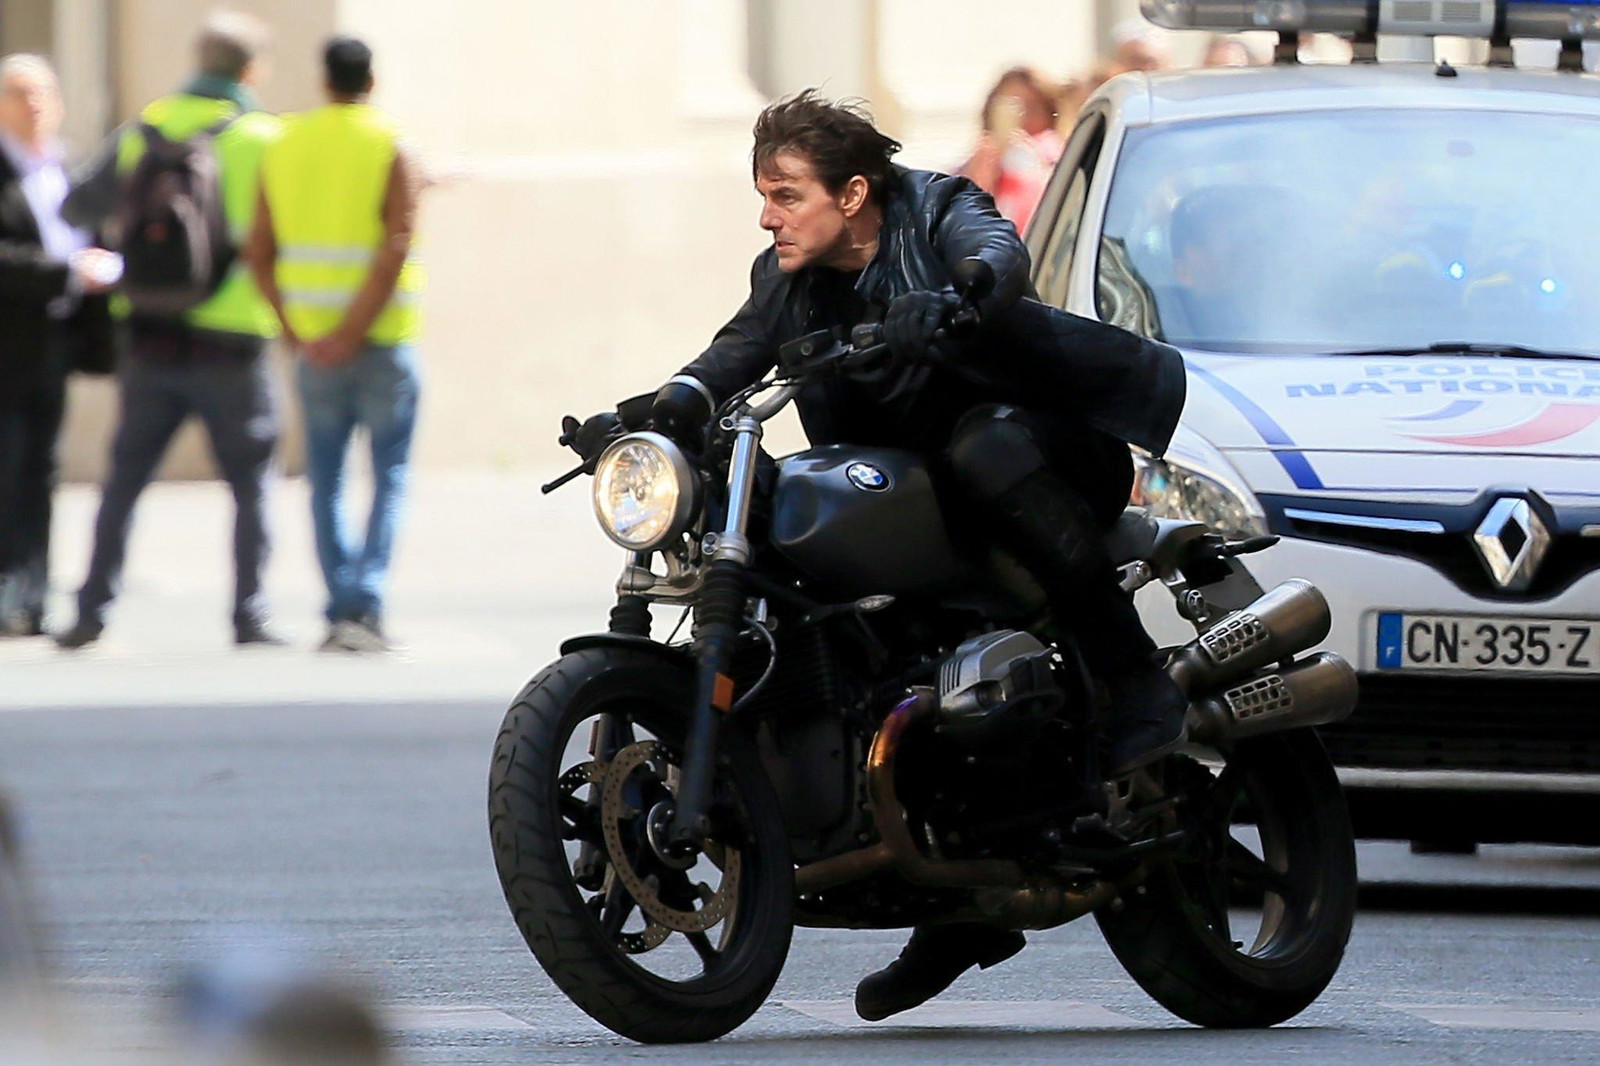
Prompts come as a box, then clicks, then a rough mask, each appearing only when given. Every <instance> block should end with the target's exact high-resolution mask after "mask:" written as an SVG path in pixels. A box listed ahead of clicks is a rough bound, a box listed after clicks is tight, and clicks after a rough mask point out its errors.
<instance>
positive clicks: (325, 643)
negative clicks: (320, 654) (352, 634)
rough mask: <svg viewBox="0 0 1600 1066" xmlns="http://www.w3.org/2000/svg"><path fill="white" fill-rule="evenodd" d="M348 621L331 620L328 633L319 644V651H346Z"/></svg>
mask: <svg viewBox="0 0 1600 1066" xmlns="http://www.w3.org/2000/svg"><path fill="white" fill-rule="evenodd" d="M348 624H349V623H348V622H329V623H328V635H327V636H325V637H323V638H322V643H321V644H318V645H317V650H318V651H344V650H345V647H344V627H345V626H346V625H348Z"/></svg>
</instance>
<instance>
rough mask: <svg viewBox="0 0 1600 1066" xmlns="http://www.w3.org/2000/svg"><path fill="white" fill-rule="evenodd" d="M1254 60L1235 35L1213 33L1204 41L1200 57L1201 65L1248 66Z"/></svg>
mask: <svg viewBox="0 0 1600 1066" xmlns="http://www.w3.org/2000/svg"><path fill="white" fill-rule="evenodd" d="M1254 62H1255V59H1254V57H1252V56H1251V55H1250V49H1249V48H1247V47H1246V46H1245V43H1244V42H1243V41H1241V40H1239V38H1237V37H1229V36H1228V35H1226V34H1221V33H1214V34H1212V35H1211V39H1210V40H1209V41H1207V42H1206V50H1205V54H1204V55H1203V56H1202V57H1201V59H1200V65H1201V66H1202V67H1248V66H1250V65H1252V64H1253V63H1254Z"/></svg>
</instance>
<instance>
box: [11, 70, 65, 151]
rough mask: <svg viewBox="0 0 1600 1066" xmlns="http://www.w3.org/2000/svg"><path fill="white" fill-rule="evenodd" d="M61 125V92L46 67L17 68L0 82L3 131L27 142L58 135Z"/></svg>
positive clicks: (40, 141)
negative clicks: (33, 68)
mask: <svg viewBox="0 0 1600 1066" xmlns="http://www.w3.org/2000/svg"><path fill="white" fill-rule="evenodd" d="M60 126H61V94H60V93H59V92H58V91H57V90H56V83H55V79H54V78H52V77H50V76H49V75H48V74H47V73H45V72H44V71H42V70H29V69H27V68H24V69H22V70H13V71H12V72H11V73H10V74H7V75H6V76H5V79H4V80H3V81H0V130H5V132H6V133H8V134H10V135H11V136H12V137H15V138H16V139H17V140H19V141H21V142H23V143H24V144H38V143H42V142H44V141H47V140H49V139H50V138H51V137H54V136H55V133H56V130H57V129H59V128H60Z"/></svg>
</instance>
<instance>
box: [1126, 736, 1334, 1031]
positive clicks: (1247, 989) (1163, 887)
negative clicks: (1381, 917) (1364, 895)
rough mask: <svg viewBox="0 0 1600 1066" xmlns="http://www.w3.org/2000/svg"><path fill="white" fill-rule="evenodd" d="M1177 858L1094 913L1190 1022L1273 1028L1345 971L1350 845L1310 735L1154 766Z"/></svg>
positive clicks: (1150, 986) (1155, 993) (1132, 970)
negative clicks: (1208, 760) (1173, 800)
mask: <svg viewBox="0 0 1600 1066" xmlns="http://www.w3.org/2000/svg"><path fill="white" fill-rule="evenodd" d="M1159 773H1160V774H1161V776H1162V778H1163V780H1164V791H1165V792H1166V793H1167V794H1168V795H1176V796H1179V797H1181V798H1180V800H1179V806H1178V808H1177V813H1176V815H1175V816H1174V819H1173V822H1172V823H1171V824H1170V827H1172V828H1181V829H1182V830H1183V831H1184V832H1185V833H1186V834H1187V839H1186V842H1185V844H1184V845H1182V846H1180V850H1179V851H1178V852H1177V853H1176V854H1174V855H1173V856H1171V857H1170V858H1168V859H1166V860H1163V861H1161V862H1160V863H1159V864H1157V865H1156V866H1155V867H1154V868H1152V869H1151V870H1150V871H1149V874H1148V876H1147V877H1146V878H1145V880H1144V881H1143V883H1141V884H1139V885H1137V886H1134V887H1133V888H1132V889H1131V890H1125V891H1124V892H1123V895H1122V905H1121V907H1120V908H1102V909H1101V910H1100V911H1099V912H1097V914H1096V918H1097V920H1098V921H1099V923H1100V929H1101V931H1102V932H1104V933H1105V937H1106V941H1107V942H1108V943H1109V944H1110V945H1111V950H1112V952H1113V953H1114V954H1115V955H1116V956H1117V960H1118V961H1119V962H1121V963H1122V965H1123V967H1124V968H1126V969H1127V971H1128V973H1129V974H1130V975H1131V976H1132V977H1133V979H1134V980H1135V981H1137V982H1138V983H1139V986H1140V987H1141V988H1143V989H1144V990H1145V991H1146V992H1148V993H1149V994H1150V996H1151V997H1152V998H1153V999H1155V1000H1156V1001H1157V1002H1158V1003H1160V1004H1161V1005H1162V1006H1163V1007H1165V1008H1167V1009H1168V1010H1170V1011H1171V1012H1172V1013H1173V1014H1176V1015H1177V1016H1178V1017H1180V1018H1183V1019H1184V1020H1185V1021H1189V1022H1193V1023H1194V1024H1196V1025H1205V1026H1213V1027H1219V1028H1246V1027H1258V1026H1268V1025H1276V1024H1277V1023H1279V1022H1282V1021H1285V1020H1287V1019H1289V1018H1292V1017H1294V1016H1295V1015H1296V1014H1299V1013H1300V1012H1301V1011H1302V1010H1304V1009H1305V1008H1306V1007H1307V1006H1308V1005H1309V1004H1310V1003H1311V1002H1312V1001H1313V1000H1315V999H1316V998H1317V996H1319V995H1321V993H1322V990H1323V989H1324V988H1326V987H1327V985H1328V982H1329V981H1331V980H1332V979H1333V975H1334V973H1335V972H1337V971H1338V969H1339V964H1340V962H1341V960H1342V959H1343V958H1344V949H1345V944H1346V943H1347V942H1348V941H1349V939H1350V929H1351V925H1352V923H1353V922H1354V920H1355V908H1356V857H1355V840H1354V837H1353V835H1352V833H1351V830H1350V818H1349V815H1348V814H1347V812H1346V810H1345V804H1344V796H1343V794H1342V793H1341V792H1340V789H1339V781H1338V778H1337V777H1336V776H1335V774H1334V770H1333V765H1332V763H1331V762H1330V761H1329V759H1328V756H1327V752H1326V751H1325V750H1324V749H1323V747H1322V743H1321V741H1319V740H1318V739H1317V737H1316V735H1315V734H1314V733H1312V732H1311V731H1310V730H1309V729H1301V730H1295V731H1292V732H1288V733H1281V734H1276V735H1271V736H1266V737H1262V738H1259V739H1256V740H1251V741H1246V742H1243V743H1240V744H1238V745H1236V746H1234V747H1233V748H1231V749H1230V750H1229V751H1227V752H1226V753H1225V754H1224V761H1223V762H1222V763H1221V765H1220V766H1206V765H1203V764H1202V763H1201V762H1198V761H1195V760H1194V759H1190V758H1188V757H1187V756H1177V757H1174V758H1171V759H1168V760H1166V762H1165V763H1164V764H1162V765H1161V767H1160V769H1159Z"/></svg>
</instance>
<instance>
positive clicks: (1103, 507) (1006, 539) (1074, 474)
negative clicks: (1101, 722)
mask: <svg viewBox="0 0 1600 1066" xmlns="http://www.w3.org/2000/svg"><path fill="white" fill-rule="evenodd" d="M947 457H948V462H949V466H950V472H951V474H952V475H953V478H954V480H955V482H956V484H957V486H958V489H959V491H960V492H961V493H962V494H963V495H964V496H965V498H966V499H967V501H968V502H969V504H970V505H972V506H971V510H972V517H973V518H976V519H977V520H978V521H981V522H983V523H986V524H987V525H988V526H989V527H990V529H991V530H992V533H993V539H995V540H997V541H998V542H999V543H1000V544H1001V545H1002V546H1004V547H1006V548H1008V549H1009V550H1011V551H1012V552H1013V553H1014V554H1015V555H1016V557H1017V559H1018V560H1019V561H1020V562H1021V563H1022V564H1023V565H1024V566H1025V567H1027V568H1028V570H1029V571H1030V572H1031V573H1032V574H1033V576H1034V577H1035V578H1036V579H1037V580H1038V581H1039V583H1040V584H1041V585H1042V586H1043V587H1044V590H1045V592H1046V594H1047V595H1048V597H1049V600H1050V608H1051V614H1052V617H1053V618H1054V620H1055V623H1056V625H1057V626H1059V627H1060V628H1062V629H1064V630H1067V631H1069V632H1071V633H1072V635H1073V636H1074V637H1075V638H1076V639H1077V642H1078V646H1079V647H1080V648H1081V649H1082V650H1083V653H1084V656H1085V658H1086V659H1087V660H1088V665H1089V669H1090V670H1091V672H1093V673H1095V674H1097V675H1099V676H1102V677H1110V676H1113V675H1117V674H1123V673H1127V672H1130V671H1136V670H1143V669H1149V668H1150V666H1151V660H1150V655H1151V653H1152V652H1153V651H1154V650H1155V644H1154V643H1153V642H1152V641H1151V639H1150V636H1149V634H1147V633H1146V632H1145V629H1144V624H1143V623H1142V622H1141V621H1140V620H1139V613H1138V611H1137V610H1136V609H1135V608H1134V605H1133V600H1132V598H1131V597H1130V596H1129V595H1128V594H1127V593H1125V592H1123V591H1122V588H1121V585H1120V583H1119V579H1118V575H1117V571H1116V568H1115V567H1114V566H1113V564H1112V561H1111V557H1110V555H1109V554H1107V552H1106V548H1105V541H1104V538H1105V534H1106V532H1107V531H1108V530H1109V529H1110V528H1111V526H1112V524H1113V523H1115V522H1116V520H1117V518H1118V517H1119V516H1120V515H1121V514H1122V512H1123V509H1124V508H1126V507H1127V505H1128V492H1129V489H1130V488H1132V485H1133V459H1132V456H1131V455H1130V454H1129V452H1128V446H1127V445H1126V444H1124V443H1123V442H1122V441H1120V440H1117V439H1116V438H1115V437H1112V436H1110V435H1108V434H1106V433H1102V432H1100V431H1099V430H1097V429H1094V428H1092V427H1090V426H1088V425H1087V424H1085V423H1083V422H1082V421H1081V420H1078V419H1074V418H1071V417H1068V416H1063V415H1048V414H1043V413H1040V412H1038V411H1026V410H1023V409H1021V408H1018V407H1013V406H1009V405H1004V404H986V405H983V406H980V407H975V408H973V409H972V410H970V411H968V412H967V413H966V415H965V416H963V417H962V418H961V419H960V420H959V421H958V422H957V423H956V426H955V428H954V430H953V431H952V433H951V437H950V446H949V449H948V452H947ZM970 521H971V518H969V523H970Z"/></svg>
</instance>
